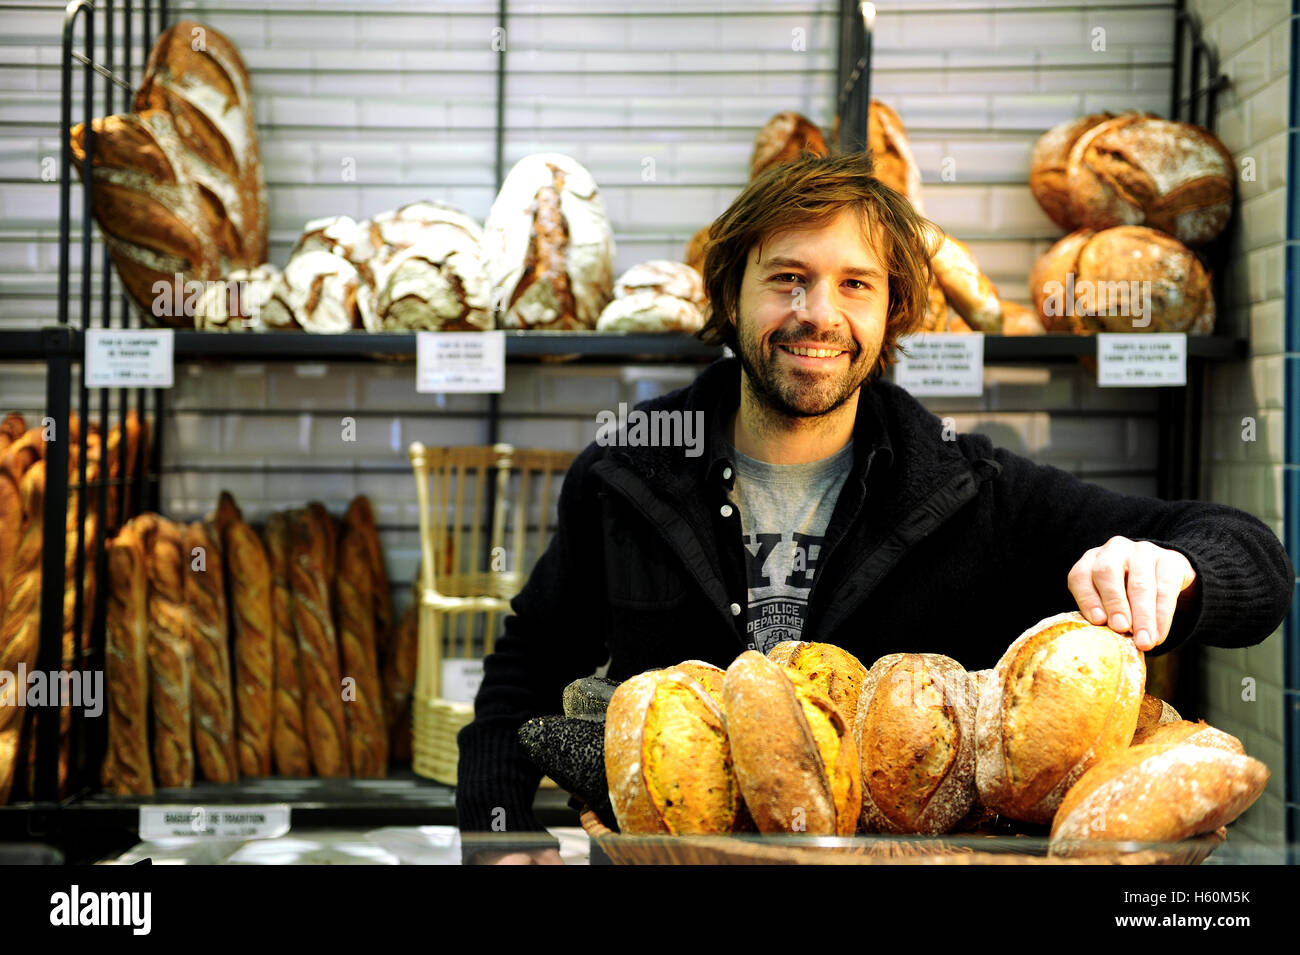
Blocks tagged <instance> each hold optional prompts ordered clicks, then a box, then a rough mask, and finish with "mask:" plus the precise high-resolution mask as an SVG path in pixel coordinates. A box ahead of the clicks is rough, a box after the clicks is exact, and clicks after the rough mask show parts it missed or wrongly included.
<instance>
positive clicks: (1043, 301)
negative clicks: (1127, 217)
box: [1029, 229, 1097, 333]
mask: <svg viewBox="0 0 1300 955" xmlns="http://www.w3.org/2000/svg"><path fill="white" fill-rule="evenodd" d="M1096 234H1097V233H1095V232H1094V231H1093V230H1091V229H1079V230H1077V231H1075V232H1071V233H1070V234H1069V235H1067V236H1065V237H1064V238H1062V239H1059V240H1057V241H1056V242H1055V243H1054V244H1053V245H1052V247H1051V248H1050V249H1048V250H1047V251H1046V252H1044V253H1043V254H1042V255H1040V256H1039V257H1038V259H1037V260H1036V261H1035V262H1034V266H1033V268H1031V269H1030V270H1029V295H1030V297H1031V298H1033V300H1034V308H1036V309H1037V310H1038V316H1039V318H1041V319H1042V320H1043V327H1044V328H1045V329H1047V330H1048V331H1049V332H1076V333H1081V332H1083V331H1084V327H1083V322H1082V320H1081V319H1080V318H1079V316H1078V313H1077V310H1076V309H1075V307H1074V301H1073V299H1072V298H1070V299H1068V300H1067V295H1068V293H1069V290H1070V288H1071V285H1070V282H1071V279H1070V276H1071V275H1074V274H1076V272H1077V270H1078V267H1079V252H1080V251H1082V249H1083V247H1084V246H1085V245H1087V243H1088V240H1089V239H1091V238H1092V237H1093V236H1094V235H1096Z"/></svg>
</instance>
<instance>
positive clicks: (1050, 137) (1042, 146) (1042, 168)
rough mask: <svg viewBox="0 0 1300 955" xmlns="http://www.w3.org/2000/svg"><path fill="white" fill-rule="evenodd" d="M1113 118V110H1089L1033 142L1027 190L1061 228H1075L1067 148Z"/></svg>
mask: <svg viewBox="0 0 1300 955" xmlns="http://www.w3.org/2000/svg"><path fill="white" fill-rule="evenodd" d="M1113 118H1114V114H1113V113H1089V114H1088V115H1087V116H1080V117H1079V118H1078V119H1068V120H1066V121H1065V122H1064V123H1058V124H1057V125H1055V126H1053V127H1052V128H1051V129H1049V130H1048V131H1047V132H1045V133H1043V135H1041V136H1039V137H1038V141H1037V142H1036V143H1034V151H1033V152H1032V153H1031V154H1030V156H1029V191H1030V192H1032V193H1033V194H1034V198H1035V199H1037V200H1038V204H1039V205H1040V206H1042V207H1043V211H1044V212H1046V213H1047V216H1048V218H1050V219H1051V220H1052V221H1053V222H1055V223H1056V224H1057V225H1059V226H1060V227H1061V228H1062V229H1066V230H1070V229H1075V228H1078V224H1077V223H1076V221H1075V218H1074V212H1073V210H1072V208H1071V206H1070V189H1069V184H1068V183H1067V181H1066V180H1067V175H1068V172H1069V162H1070V150H1071V149H1072V148H1073V147H1074V144H1075V143H1076V142H1078V140H1079V137H1080V136H1082V135H1083V134H1084V133H1086V132H1087V131H1088V130H1090V129H1092V128H1093V127H1094V126H1096V125H1097V124H1098V123H1102V122H1105V121H1106V120H1108V119H1113Z"/></svg>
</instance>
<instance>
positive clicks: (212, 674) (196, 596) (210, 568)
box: [183, 521, 239, 783]
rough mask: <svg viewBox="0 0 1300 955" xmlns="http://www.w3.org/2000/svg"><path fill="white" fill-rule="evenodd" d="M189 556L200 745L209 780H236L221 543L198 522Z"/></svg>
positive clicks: (188, 534)
mask: <svg viewBox="0 0 1300 955" xmlns="http://www.w3.org/2000/svg"><path fill="white" fill-rule="evenodd" d="M183 556H184V559H185V603H186V606H187V607H188V608H189V611H190V637H191V643H192V645H193V649H194V683H193V686H192V690H193V694H194V750H195V753H196V755H197V756H198V761H199V768H200V769H201V770H202V771H203V777H204V778H205V779H208V780H211V781H212V782H214V783H231V782H235V781H237V780H238V779H239V762H238V756H237V755H236V744H235V703H234V693H233V681H232V679H231V668H230V637H229V627H228V623H227V620H228V618H227V614H226V589H225V575H224V573H223V572H222V567H221V562H222V558H221V545H220V544H219V543H218V539H217V538H216V537H215V536H214V534H213V533H212V530H211V529H210V528H209V527H208V526H207V525H205V524H203V523H202V522H200V521H196V522H194V523H193V524H190V525H189V526H188V527H186V528H185V531H184V554H183Z"/></svg>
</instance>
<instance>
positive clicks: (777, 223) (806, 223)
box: [698, 152, 942, 380]
mask: <svg viewBox="0 0 1300 955" xmlns="http://www.w3.org/2000/svg"><path fill="white" fill-rule="evenodd" d="M874 171H875V167H874V163H873V162H872V159H871V156H870V154H869V153H865V152H863V153H845V154H841V155H833V156H814V155H811V154H804V155H803V156H801V157H799V158H798V159H796V160H794V161H793V162H790V163H787V164H785V165H782V166H774V167H772V168H770V169H768V170H767V171H766V172H764V173H763V174H762V175H760V176H759V177H758V178H757V179H755V180H754V181H753V182H751V183H750V184H749V185H748V186H747V187H746V189H745V191H744V192H742V193H741V194H740V196H739V197H737V199H736V201H735V202H733V203H732V204H731V207H730V208H729V209H727V211H726V212H724V213H723V214H722V215H720V216H719V217H718V218H717V219H716V220H715V221H714V223H713V225H712V226H710V228H709V241H708V251H707V252H706V254H705V259H704V287H705V290H706V291H707V292H708V296H709V302H710V306H711V311H710V315H709V319H708V321H707V322H706V323H705V325H704V327H703V328H702V329H701V330H700V331H699V333H698V337H699V338H700V339H701V340H703V341H705V342H707V343H709V344H712V345H728V346H730V348H731V350H732V351H738V350H739V346H738V345H737V333H736V325H735V324H734V322H735V321H737V320H738V319H739V309H740V286H741V282H742V280H743V279H744V277H745V267H746V266H747V265H748V263H749V254H750V251H751V250H753V248H754V247H755V246H756V245H757V246H759V254H760V255H761V254H762V243H763V242H765V241H766V240H767V239H768V238H770V237H771V236H772V235H774V234H776V233H778V232H781V231H784V230H786V229H793V228H800V229H802V228H808V227H817V226H821V225H825V224H828V223H829V222H830V221H831V220H832V219H834V218H835V217H836V216H837V215H838V214H839V213H840V212H841V211H842V210H844V209H854V210H856V211H857V213H858V217H859V219H860V221H861V222H862V228H863V231H864V233H865V234H866V236H867V241H869V242H870V241H872V233H873V230H878V234H879V239H880V242H881V244H883V246H884V248H877V249H876V250H875V251H876V254H877V255H878V256H879V257H880V260H881V264H882V265H884V267H885V269H886V271H887V272H888V273H889V309H888V312H887V314H886V322H885V334H884V341H883V343H882V345H881V349H880V358H879V360H878V361H877V362H876V366H875V367H874V368H872V370H871V372H870V376H869V379H868V380H871V379H874V378H876V377H877V376H879V375H880V373H881V372H883V371H884V370H885V369H886V368H888V367H890V366H891V365H892V364H893V363H894V361H895V360H896V355H895V349H896V345H897V342H898V339H899V338H900V337H901V336H904V335H909V334H911V333H912V332H916V331H919V330H920V328H921V326H922V323H923V322H924V321H925V311H926V305H927V302H928V301H929V294H930V257H931V255H932V254H933V252H934V250H935V249H936V248H937V247H938V245H939V243H940V242H941V241H942V233H941V232H940V231H939V229H938V227H937V226H935V225H934V224H933V223H931V222H929V221H928V220H926V219H923V218H922V217H921V216H920V215H918V214H917V212H916V210H915V209H914V208H913V207H912V203H911V202H910V201H908V199H907V197H905V196H903V195H902V194H901V193H898V192H895V191H894V190H893V189H891V188H889V187H888V186H886V185H885V184H884V183H882V182H881V181H880V180H879V179H877V178H876V177H875V175H874Z"/></svg>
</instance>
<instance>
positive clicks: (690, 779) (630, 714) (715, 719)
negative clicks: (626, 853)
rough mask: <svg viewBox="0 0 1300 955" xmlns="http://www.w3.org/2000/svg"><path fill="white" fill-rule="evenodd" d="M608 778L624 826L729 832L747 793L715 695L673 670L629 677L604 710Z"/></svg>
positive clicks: (640, 830) (635, 830)
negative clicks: (739, 782) (741, 784)
mask: <svg viewBox="0 0 1300 955" xmlns="http://www.w3.org/2000/svg"><path fill="white" fill-rule="evenodd" d="M605 777H606V779H607V780H608V783H609V798H610V802H611V803H613V806H614V814H615V816H616V817H617V818H618V824H619V829H620V831H622V832H624V833H629V834H651V833H670V834H672V835H686V834H696V835H699V834H707V833H725V832H730V831H731V830H732V828H733V827H734V826H735V823H736V816H737V812H738V809H739V803H740V793H739V787H738V786H737V782H736V774H735V768H734V766H733V764H732V755H731V748H730V746H729V744H728V740H727V730H726V726H725V724H724V722H723V717H722V713H721V712H720V711H719V709H718V706H717V704H716V703H714V702H713V697H711V696H710V695H709V693H708V692H707V691H706V690H705V689H704V688H703V687H702V686H700V684H698V683H696V682H695V681H694V680H692V679H691V678H690V677H688V676H686V675H685V674H684V673H681V672H678V671H674V670H671V669H670V670H651V671H650V672H648V673H642V674H640V675H639V676H634V677H632V678H631V679H629V680H626V681H624V682H623V683H622V684H621V685H620V686H619V687H618V689H617V690H615V691H614V694H613V696H612V697H610V701H609V709H608V711H607V712H606V715H605Z"/></svg>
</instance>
